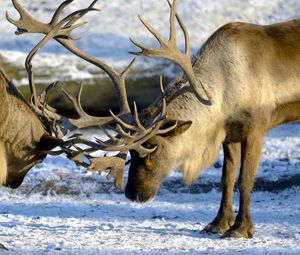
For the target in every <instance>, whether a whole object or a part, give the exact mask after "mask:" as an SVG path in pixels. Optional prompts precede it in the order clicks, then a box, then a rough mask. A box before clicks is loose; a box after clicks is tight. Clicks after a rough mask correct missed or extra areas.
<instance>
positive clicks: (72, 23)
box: [6, 0, 175, 188]
mask: <svg viewBox="0 0 300 255" xmlns="http://www.w3.org/2000/svg"><path fill="white" fill-rule="evenodd" d="M12 2H13V5H14V7H15V9H16V10H17V11H18V13H19V14H20V19H19V20H13V19H12V18H11V17H10V16H9V14H8V13H6V17H7V20H8V21H9V22H11V23H12V24H14V25H15V26H16V27H17V32H16V34H18V35H19V34H23V33H41V34H44V35H45V37H44V38H43V39H42V40H41V41H40V42H39V43H38V44H37V45H36V46H35V47H34V49H33V50H32V51H31V52H30V53H29V55H28V57H27V59H26V70H27V72H28V76H29V86H30V91H31V97H32V100H31V101H32V103H31V105H32V107H33V109H34V110H35V111H36V113H37V114H38V115H39V116H40V117H41V118H42V119H43V120H44V122H46V124H47V125H48V126H49V128H50V129H51V131H52V134H53V135H55V137H57V138H62V137H64V136H65V135H66V133H67V131H66V130H65V125H66V124H65V123H67V124H69V125H70V124H71V125H72V127H73V129H82V128H88V127H95V126H96V127H100V129H101V130H102V131H103V132H104V133H105V134H106V136H107V137H108V138H109V139H108V140H107V141H102V140H100V139H98V138H96V139H95V141H89V140H87V139H85V138H84V137H83V136H82V135H81V134H76V135H73V136H71V137H69V138H68V140H67V141H65V142H63V143H62V144H61V145H60V150H59V151H52V152H49V153H50V154H52V155H58V154H61V153H65V154H66V155H67V157H68V158H69V159H70V160H73V161H74V162H75V163H76V164H77V165H81V166H84V167H87V168H88V169H89V170H91V171H98V172H103V171H104V170H106V169H109V170H110V173H109V175H108V178H111V177H114V178H115V185H116V186H117V187H118V188H122V187H123V176H124V168H125V160H126V155H127V153H128V151H129V150H131V149H134V150H136V151H137V152H138V153H139V154H140V156H142V157H143V156H146V155H147V154H149V153H151V152H153V151H154V150H156V148H150V149H147V148H144V147H143V146H142V144H143V143H144V142H145V141H147V140H148V139H149V138H150V137H152V136H154V135H155V134H164V133H166V132H169V131H170V130H171V129H173V128H175V126H174V127H168V128H167V129H161V126H162V123H163V120H164V119H165V118H166V99H165V96H164V91H163V85H162V78H161V82H160V84H161V93H162V95H161V109H158V110H157V112H155V113H154V114H153V116H151V117H150V118H149V119H148V120H147V121H146V124H145V126H143V124H142V121H141V120H140V117H139V114H138V110H137V106H136V104H135V103H134V113H131V112H130V108H129V103H128V100H127V94H126V84H125V79H126V76H127V74H128V73H129V71H130V70H131V68H132V66H133V64H134V62H135V59H133V60H132V61H131V63H130V64H129V65H128V66H127V67H126V68H125V70H124V71H123V72H121V73H119V72H117V71H116V70H115V69H113V68H112V67H111V66H109V65H107V64H106V63H104V62H102V61H100V60H98V59H96V58H94V57H92V56H90V55H88V54H86V53H85V52H83V51H81V50H80V49H78V48H77V47H76V46H74V45H73V44H72V42H71V41H72V40H75V39H78V38H76V37H74V36H73V35H72V32H73V31H74V30H75V29H76V28H78V27H80V26H82V25H84V24H85V23H86V22H82V23H78V24H76V23H77V22H78V21H79V20H80V19H81V18H82V17H83V16H85V15H86V14H87V13H89V12H91V11H98V9H96V8H94V5H95V4H96V2H97V0H96V1H93V2H92V4H91V5H90V6H89V7H88V8H86V9H82V10H78V11H75V12H73V13H71V14H70V15H68V16H67V17H65V18H62V19H60V16H61V14H62V12H63V10H64V8H65V7H66V6H67V5H69V4H70V3H71V2H73V1H72V0H67V1H65V2H63V3H62V4H61V5H60V6H59V7H58V8H57V10H56V11H55V13H54V15H53V17H52V19H51V21H50V23H42V22H40V21H38V20H36V19H34V18H33V17H31V16H30V15H29V14H28V13H27V12H26V11H25V10H24V9H23V7H22V6H21V5H20V4H19V3H18V1H17V0H12ZM51 39H54V40H56V41H58V42H59V43H60V44H62V45H63V46H64V47H65V48H66V49H68V50H69V51H70V52H72V53H73V54H75V55H77V56H78V57H80V58H82V59H84V60H86V61H87V62H89V63H91V64H93V65H95V66H97V67H98V68H100V69H102V70H103V71H104V72H105V73H107V74H108V76H109V77H110V78H111V79H112V81H113V83H114V85H115V89H116V91H117V94H118V98H119V106H120V113H119V114H117V115H115V114H114V113H113V112H112V111H110V113H111V116H110V117H94V116H91V115H89V114H87V113H86V112H85V111H84V109H83V107H82V105H81V93H82V89H83V83H81V84H80V87H79V90H78V93H77V96H76V97H73V96H71V95H70V94H68V93H67V92H66V91H65V90H63V93H64V94H65V95H66V96H67V98H68V99H69V100H71V102H72V103H73V105H74V108H75V110H76V112H77V113H78V115H79V118H78V119H71V118H66V117H64V116H61V115H60V114H58V113H57V111H56V109H54V108H52V107H51V106H49V105H48V104H47V102H46V96H47V94H48V92H49V91H50V90H51V89H53V88H54V87H55V86H56V85H57V83H58V82H54V83H52V84H50V85H49V86H48V87H47V88H46V89H45V91H44V92H43V93H41V94H40V95H38V94H37V91H36V87H35V83H34V74H33V71H32V61H33V59H34V57H35V56H36V54H37V53H38V52H39V50H40V49H41V48H42V47H43V46H44V45H46V44H47V42H48V41H49V40H51ZM111 123H115V124H116V128H115V131H116V132H117V133H118V135H117V136H113V135H111V133H110V132H109V131H108V130H107V125H108V124H111ZM80 145H85V147H87V148H86V149H81V148H80ZM98 150H104V151H116V152H119V153H118V154H117V155H116V156H113V157H102V158H95V157H93V156H91V154H92V153H93V152H96V151H98ZM83 157H85V158H87V159H88V160H89V163H86V162H85V161H84V160H83V159H82V158H83Z"/></svg>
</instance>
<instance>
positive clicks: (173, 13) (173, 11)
mask: <svg viewBox="0 0 300 255" xmlns="http://www.w3.org/2000/svg"><path fill="white" fill-rule="evenodd" d="M167 1H168V3H169V4H170V2H169V0H167ZM175 18H176V0H173V4H172V5H171V14H170V38H169V41H171V42H172V43H173V44H176V43H177V42H176V41H177V40H176V27H175Z"/></svg>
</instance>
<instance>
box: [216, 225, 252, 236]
mask: <svg viewBox="0 0 300 255" xmlns="http://www.w3.org/2000/svg"><path fill="white" fill-rule="evenodd" d="M254 232H255V230H254V227H253V225H251V226H248V227H246V226H245V227H235V226H233V227H232V228H230V229H229V230H228V231H226V232H225V234H224V235H223V236H222V238H253V236H254Z"/></svg>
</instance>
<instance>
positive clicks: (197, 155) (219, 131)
mask: <svg viewBox="0 0 300 255" xmlns="http://www.w3.org/2000/svg"><path fill="white" fill-rule="evenodd" d="M197 137H198V140H196V141H194V142H193V144H192V146H189V149H188V148H187V155H185V158H184V159H183V162H182V164H181V166H180V170H181V172H182V175H183V181H184V183H185V184H186V185H190V184H192V182H194V181H195V180H196V179H197V178H198V177H199V175H200V174H201V173H202V172H203V171H204V170H205V169H206V168H207V167H209V166H211V165H212V164H213V163H214V162H215V160H216V158H217V157H218V155H219V150H220V146H221V144H222V142H223V141H224V137H225V131H224V129H223V128H220V127H219V126H218V125H215V126H211V127H209V128H205V129H203V130H201V131H200V132H198V136H197Z"/></svg>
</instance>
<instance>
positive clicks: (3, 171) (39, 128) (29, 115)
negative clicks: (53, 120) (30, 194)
mask: <svg viewBox="0 0 300 255" xmlns="http://www.w3.org/2000/svg"><path fill="white" fill-rule="evenodd" d="M0 101H1V105H2V107H1V108H0V166H1V167H0V183H1V184H2V185H6V186H10V187H12V188H17V187H18V186H19V185H20V184H21V183H22V181H23V178H24V176H25V175H26V173H27V172H28V170H30V169H31V168H32V167H33V166H34V165H36V164H37V163H39V162H41V161H42V160H43V159H44V158H45V156H46V153H45V152H44V151H43V149H42V146H41V142H43V144H45V140H47V137H48V136H49V132H48V131H47V129H46V127H45V126H44V124H43V123H42V121H41V120H40V119H39V118H38V117H37V116H36V115H35V113H34V112H33V110H32V109H31V107H30V106H29V104H28V103H27V102H26V101H25V99H24V98H23V97H22V95H21V94H20V93H19V92H18V90H17V89H16V88H15V86H14V85H13V84H12V83H11V82H10V81H9V78H8V77H7V75H6V74H5V72H4V70H3V69H2V68H0Z"/></svg>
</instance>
